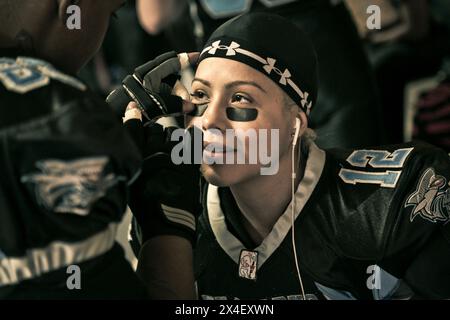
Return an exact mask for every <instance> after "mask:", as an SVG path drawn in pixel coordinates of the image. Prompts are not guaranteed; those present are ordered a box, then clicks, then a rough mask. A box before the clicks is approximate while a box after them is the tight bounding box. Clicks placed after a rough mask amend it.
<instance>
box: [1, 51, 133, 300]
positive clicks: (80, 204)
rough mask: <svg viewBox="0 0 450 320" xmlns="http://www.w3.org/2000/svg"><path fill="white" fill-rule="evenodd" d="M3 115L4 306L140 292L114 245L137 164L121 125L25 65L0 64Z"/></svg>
mask: <svg viewBox="0 0 450 320" xmlns="http://www.w3.org/2000/svg"><path fill="white" fill-rule="evenodd" d="M0 114H1V118H0V299H1V298H15V297H17V298H39V297H40V298H43V297H53V298H62V297H76V296H77V294H78V295H79V296H80V297H84V298H88V297H99V298H102V297H103V298H105V297H127V296H128V295H129V294H130V295H131V296H133V295H135V294H137V292H138V291H139V289H136V288H137V287H133V284H136V283H137V282H138V281H137V279H134V278H133V277H134V273H133V270H132V268H131V266H130V265H129V264H128V263H127V262H126V260H125V258H124V253H123V251H122V249H121V248H120V247H119V246H118V244H117V243H116V242H115V238H116V231H117V227H118V224H119V223H120V221H121V220H122V217H123V215H124V212H125V210H126V203H127V186H128V183H129V182H130V181H131V180H132V179H134V177H136V175H137V174H138V173H139V170H140V164H141V156H140V154H139V152H138V150H137V148H136V147H135V145H134V144H133V142H132V141H131V139H130V138H129V137H128V135H127V134H126V133H125V131H124V129H123V128H122V124H121V123H120V121H118V119H116V117H115V116H114V115H113V113H112V112H111V110H110V109H109V107H108V106H107V105H106V104H105V103H104V102H103V101H102V100H99V99H97V98H95V97H94V96H93V95H92V94H90V93H89V91H88V90H87V88H86V87H85V86H84V84H83V83H81V82H80V81H79V80H77V79H76V78H74V77H72V76H70V75H66V74H64V73H62V72H60V71H58V70H57V69H55V68H54V67H53V66H52V65H50V64H49V63H47V62H44V61H41V60H37V59H32V58H25V57H4V58H0ZM72 265H76V266H79V267H80V268H81V272H82V273H81V276H82V278H81V283H82V290H79V291H78V292H77V293H75V291H77V290H74V291H73V292H69V291H68V288H67V286H66V280H67V279H68V277H69V275H70V274H67V272H66V269H67V267H68V266H72ZM117 270H119V271H120V273H121V274H122V275H119V274H117V273H118V272H116V271H117ZM122 276H123V277H124V279H128V280H129V283H128V284H126V285H125V286H124V287H122V289H123V292H119V290H120V286H121V284H124V283H125V282H126V281H125V280H122V279H121V280H119V279H115V278H116V277H119V278H121V277H122ZM116 281H119V282H120V283H121V284H119V286H118V287H117V286H116V285H115V282H116ZM112 283H114V285H113V286H112V285H111V284H112ZM112 287H115V288H117V289H114V288H113V289H111V288H112ZM130 287H133V288H130ZM133 290H136V291H134V293H133ZM141 292H142V291H141Z"/></svg>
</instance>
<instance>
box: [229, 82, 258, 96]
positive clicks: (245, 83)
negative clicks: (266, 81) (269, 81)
mask: <svg viewBox="0 0 450 320" xmlns="http://www.w3.org/2000/svg"><path fill="white" fill-rule="evenodd" d="M242 85H249V86H253V87H256V88H258V89H259V90H261V91H262V92H264V93H267V91H266V90H264V88H263V87H261V86H260V85H259V84H257V83H256V82H254V81H233V82H230V83H228V84H227V85H226V86H225V88H227V89H229V88H232V87H237V86H242Z"/></svg>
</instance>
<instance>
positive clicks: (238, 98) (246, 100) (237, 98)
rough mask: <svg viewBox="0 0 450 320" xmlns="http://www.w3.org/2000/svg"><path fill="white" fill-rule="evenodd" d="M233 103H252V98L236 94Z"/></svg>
mask: <svg viewBox="0 0 450 320" xmlns="http://www.w3.org/2000/svg"><path fill="white" fill-rule="evenodd" d="M231 102H238V103H252V101H251V100H250V98H247V97H245V96H244V95H242V94H235V95H234V96H233V98H232V99H231Z"/></svg>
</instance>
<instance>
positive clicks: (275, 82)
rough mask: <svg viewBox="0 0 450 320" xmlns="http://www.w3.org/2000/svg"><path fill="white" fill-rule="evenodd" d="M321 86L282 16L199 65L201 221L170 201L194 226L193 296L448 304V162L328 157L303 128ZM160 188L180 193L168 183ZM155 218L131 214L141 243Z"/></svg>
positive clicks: (398, 152)
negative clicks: (265, 154)
mask: <svg viewBox="0 0 450 320" xmlns="http://www.w3.org/2000/svg"><path fill="white" fill-rule="evenodd" d="M157 60H158V59H157ZM158 63H162V64H166V65H167V61H166V60H164V59H163V61H159V62H158ZM166 69H167V68H166ZM168 73H170V72H168ZM159 78H161V77H159ZM317 80H318V79H317V65H316V57H315V53H314V49H313V47H312V45H311V43H310V41H309V40H308V39H307V37H306V36H305V35H304V34H303V32H302V31H301V30H299V29H298V28H297V27H295V26H294V25H292V24H291V23H289V22H287V21H286V20H284V19H283V18H281V17H279V16H276V15H271V14H263V13H251V14H244V15H241V16H239V17H237V18H234V19H232V20H230V21H228V22H226V23H225V24H223V25H222V26H221V27H219V28H218V29H217V30H216V31H215V32H214V33H213V34H212V36H211V38H210V39H209V40H208V42H207V43H206V44H205V47H204V49H203V51H202V52H201V53H200V57H199V61H198V68H197V70H196V73H195V78H194V81H193V82H192V89H191V96H192V99H191V102H192V103H193V104H194V106H195V109H196V110H195V112H194V113H192V114H191V115H190V116H189V117H187V118H186V125H187V127H190V128H196V129H197V130H201V131H202V133H203V140H204V141H203V149H204V150H203V163H202V165H201V173H202V177H203V178H202V181H203V183H202V185H201V188H200V189H199V190H200V193H201V199H202V200H201V210H200V211H198V210H197V209H193V208H194V206H193V205H192V203H191V204H189V203H187V202H185V201H183V199H181V198H178V199H172V201H174V202H177V204H176V205H174V206H175V207H176V206H178V208H181V209H186V210H181V211H179V212H182V211H183V212H186V211H189V212H190V213H191V215H190V217H191V218H194V217H195V216H196V215H199V217H198V221H197V226H196V228H194V226H195V225H191V226H192V227H193V228H191V231H192V235H194V229H195V232H196V233H195V234H196V237H195V239H196V241H195V243H194V267H195V280H196V285H197V294H198V297H199V298H201V299H224V298H228V299H234V298H239V299H321V298H327V299H407V298H431V299H443V298H450V224H449V223H448V222H449V221H450V187H449V181H450V159H449V156H448V155H447V154H446V153H444V152H443V151H442V150H440V149H438V148H435V147H433V146H431V145H427V144H422V143H408V144H403V145H389V146H382V147H373V148H368V149H364V150H340V149H331V150H321V149H319V148H318V147H317V146H316V145H315V143H314V134H313V132H312V131H311V130H310V129H309V128H308V121H309V114H310V111H311V108H313V107H314V104H315V101H316V97H317ZM149 92H150V93H151V91H149ZM139 110H140V109H139V108H136V112H137V114H138V115H140V111H139ZM385 116H389V115H385ZM137 118H138V116H137V117H135V118H134V121H140V120H138V119H137ZM355 125H356V124H355ZM263 129H266V130H269V132H270V134H269V137H270V136H274V137H278V138H277V139H275V140H274V141H275V143H273V142H272V143H270V141H272V140H271V139H263V137H264V136H263V135H260V134H259V132H261V131H263ZM230 130H231V132H237V131H238V130H244V131H245V130H247V131H246V132H249V131H252V130H254V131H255V132H256V137H257V140H256V141H257V143H256V144H257V145H258V146H259V147H264V146H266V147H267V149H268V150H269V151H270V150H271V151H272V153H273V154H277V155H278V157H277V158H276V159H272V160H273V161H272V162H271V163H269V162H268V161H266V160H267V159H266V158H263V157H262V156H261V153H259V154H257V161H256V162H253V163H252V162H251V161H250V159H251V157H252V155H251V150H252V143H253V144H254V143H255V140H253V141H252V139H251V135H250V134H249V135H247V136H242V135H241V136H239V135H238V134H236V135H234V136H233V135H231V136H227V135H226V132H227V131H230ZM272 130H275V131H272ZM136 137H139V134H137V135H136ZM146 137H147V138H149V137H151V132H150V131H149V132H148V133H147V135H146ZM222 137H225V138H224V139H222ZM141 139H142V136H141ZM268 141H269V142H268ZM239 142H240V143H241V146H242V145H245V146H246V148H245V149H239V148H238V147H236V146H239ZM144 150H145V148H144ZM172 150H173V149H172ZM242 150H244V151H242ZM169 153H170V149H169V151H166V154H169ZM239 155H241V156H242V155H243V158H244V159H245V161H244V162H245V163H242V162H241V163H239V164H237V163H236V159H237V158H238V156H239ZM226 159H235V162H234V163H233V162H227V161H225V160H226ZM166 160H167V166H170V165H172V166H174V168H177V169H178V170H182V168H183V166H185V167H190V166H192V167H194V165H189V164H184V165H174V163H173V158H172V159H170V157H166ZM170 162H172V163H170ZM269 167H272V168H277V170H275V171H273V170H269V171H270V173H269V174H267V171H264V170H263V169H270V168H269ZM191 169H192V168H191ZM158 170H159V169H158V166H155V167H153V168H152V166H151V165H149V168H148V172H152V174H153V175H154V174H155V172H158ZM263 172H265V174H263ZM186 177H187V176H186ZM142 179H143V181H144V182H143V183H145V174H144V175H143V178H142ZM180 181H184V183H183V184H182V186H183V188H184V190H185V191H186V192H187V191H188V190H189V193H190V195H191V197H190V198H189V199H191V200H190V201H194V200H192V199H196V196H194V195H192V194H191V192H193V190H196V186H197V182H198V181H197V180H196V179H192V180H191V182H190V185H189V179H187V180H186V179H185V180H181V179H177V180H176V181H172V182H171V185H172V188H175V187H174V185H179V184H180ZM151 182H152V184H151V186H152V187H153V188H156V187H157V186H159V187H162V186H166V188H171V187H170V180H169V181H168V180H164V183H162V182H159V183H158V182H157V181H155V180H151ZM136 192H137V193H139V191H136ZM147 192H148V194H147V195H146V194H145V193H141V194H142V197H143V198H146V196H148V195H149V194H151V190H147ZM188 207H190V208H191V210H187V208H188ZM132 209H133V207H132ZM196 210H197V211H196ZM151 211H152V210H150V209H149V210H145V208H144V207H142V208H141V209H138V208H136V207H135V208H134V210H133V213H134V214H135V215H138V216H140V218H139V217H138V218H136V221H137V222H138V223H137V224H135V228H134V229H135V230H141V231H142V230H145V229H147V228H151V225H149V224H148V223H147V224H146V223H145V221H143V219H142V215H143V216H146V215H150V212H151ZM172 212H173V210H172ZM133 242H134V243H135V244H137V245H138V246H139V245H142V244H143V243H144V242H145V237H144V240H143V238H142V237H140V238H139V237H136V236H134V237H133ZM143 251H144V252H143ZM140 254H141V256H142V255H143V254H144V255H145V245H144V247H142V249H141V252H140ZM174 254H175V253H174ZM176 254H178V253H176ZM140 263H141V261H140ZM142 263H144V264H145V262H142ZM185 267H186V266H183V265H180V266H179V268H180V270H181V269H183V268H185Z"/></svg>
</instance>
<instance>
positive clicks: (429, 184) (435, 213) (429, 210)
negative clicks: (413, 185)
mask: <svg viewBox="0 0 450 320" xmlns="http://www.w3.org/2000/svg"><path fill="white" fill-rule="evenodd" d="M448 186H449V185H447V180H446V179H445V177H443V176H440V175H436V174H435V172H434V170H433V169H432V168H428V169H427V170H426V171H425V172H424V173H423V174H422V177H421V178H420V180H419V183H418V185H417V189H416V191H414V192H413V193H412V194H411V195H410V196H409V197H408V199H407V200H406V203H405V208H406V207H407V206H413V211H412V212H411V216H410V221H411V222H412V221H413V220H414V218H415V217H417V216H420V217H422V218H424V219H427V220H429V221H431V222H437V221H448V220H449V219H450V188H448Z"/></svg>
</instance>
